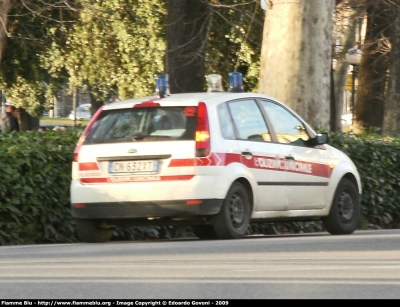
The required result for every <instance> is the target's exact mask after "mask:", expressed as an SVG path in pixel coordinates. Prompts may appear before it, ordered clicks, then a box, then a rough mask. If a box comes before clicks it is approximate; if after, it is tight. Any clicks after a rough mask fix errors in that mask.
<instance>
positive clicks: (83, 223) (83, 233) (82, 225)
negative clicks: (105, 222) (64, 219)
mask: <svg viewBox="0 0 400 307" xmlns="http://www.w3.org/2000/svg"><path fill="white" fill-rule="evenodd" d="M76 230H77V232H78V237H79V239H80V240H81V241H83V242H87V243H102V242H107V241H109V240H110V239H111V237H112V235H113V231H114V229H113V228H101V225H100V224H99V223H98V222H97V221H96V220H88V219H77V220H76Z"/></svg>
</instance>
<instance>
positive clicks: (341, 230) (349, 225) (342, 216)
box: [322, 179, 360, 235]
mask: <svg viewBox="0 0 400 307" xmlns="http://www.w3.org/2000/svg"><path fill="white" fill-rule="evenodd" d="M359 221H360V197H359V193H358V189H357V186H356V185H355V184H354V183H353V182H352V181H350V180H348V179H342V180H341V181H340V183H339V185H338V187H337V189H336V192H335V196H334V197H333V202H332V207H331V211H330V213H329V215H328V216H327V217H325V218H323V219H322V222H323V223H324V226H325V229H326V230H327V231H328V232H329V233H330V234H336V235H341V234H350V233H353V232H354V231H355V230H356V229H357V226H358V223H359Z"/></svg>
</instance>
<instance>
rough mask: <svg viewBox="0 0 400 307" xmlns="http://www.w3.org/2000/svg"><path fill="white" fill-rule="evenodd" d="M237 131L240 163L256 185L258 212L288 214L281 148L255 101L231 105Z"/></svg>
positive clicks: (236, 101) (256, 207)
mask: <svg viewBox="0 0 400 307" xmlns="http://www.w3.org/2000/svg"><path fill="white" fill-rule="evenodd" d="M228 107H229V110H230V113H231V116H232V119H233V122H234V124H235V127H236V134H237V139H238V141H237V142H238V144H239V151H240V154H241V161H242V163H243V164H244V165H246V166H247V168H248V171H249V174H250V176H251V177H252V178H253V180H254V181H256V182H257V188H256V190H255V191H254V194H255V195H254V196H255V197H254V200H255V203H254V206H255V208H254V209H255V211H267V210H268V211H271V210H272V211H282V210H286V204H287V200H286V189H287V187H286V186H285V170H284V169H282V153H281V150H280V145H279V144H274V143H272V142H271V135H270V131H269V129H268V127H267V124H266V122H265V119H264V117H263V114H262V110H261V109H260V108H259V106H258V105H257V102H256V101H255V99H241V100H234V101H230V102H228Z"/></svg>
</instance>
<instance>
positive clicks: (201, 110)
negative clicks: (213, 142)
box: [196, 102, 210, 157]
mask: <svg viewBox="0 0 400 307" xmlns="http://www.w3.org/2000/svg"><path fill="white" fill-rule="evenodd" d="M209 154H210V127H209V125H208V114H207V107H206V104H205V103H204V102H200V103H199V106H198V108H197V122H196V157H207V156H208V155H209Z"/></svg>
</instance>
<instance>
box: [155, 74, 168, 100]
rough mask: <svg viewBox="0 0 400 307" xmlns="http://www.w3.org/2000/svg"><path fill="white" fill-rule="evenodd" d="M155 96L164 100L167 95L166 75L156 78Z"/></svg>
mask: <svg viewBox="0 0 400 307" xmlns="http://www.w3.org/2000/svg"><path fill="white" fill-rule="evenodd" d="M156 95H159V96H160V98H164V97H165V96H168V95H169V84H168V75H162V76H157V77H156Z"/></svg>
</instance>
